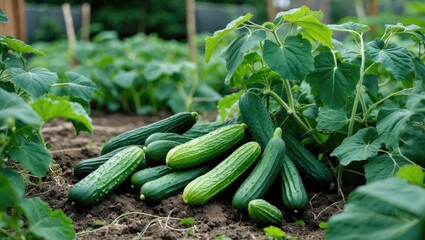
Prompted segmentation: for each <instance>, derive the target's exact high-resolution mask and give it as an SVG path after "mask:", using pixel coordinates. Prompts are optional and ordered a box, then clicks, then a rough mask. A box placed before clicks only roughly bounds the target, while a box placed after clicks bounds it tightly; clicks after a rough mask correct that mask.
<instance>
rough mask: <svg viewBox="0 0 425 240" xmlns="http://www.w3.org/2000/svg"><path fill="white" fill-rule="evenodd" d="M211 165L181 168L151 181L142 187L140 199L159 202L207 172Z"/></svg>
mask: <svg viewBox="0 0 425 240" xmlns="http://www.w3.org/2000/svg"><path fill="white" fill-rule="evenodd" d="M209 169H210V168H209V166H207V165H203V166H200V167H197V168H192V169H185V170H179V171H175V172H172V173H168V174H166V175H164V176H162V177H160V178H158V179H155V180H152V181H149V182H147V183H145V184H143V186H142V187H141V188H140V199H141V200H144V201H146V202H148V203H158V202H160V201H161V200H163V199H165V198H168V197H171V196H173V195H176V194H177V193H179V192H180V191H182V190H183V188H184V187H185V186H186V185H187V184H188V183H189V182H190V181H192V180H193V179H195V178H196V177H199V176H200V175H202V174H204V173H206V172H207V171H208V170H209Z"/></svg>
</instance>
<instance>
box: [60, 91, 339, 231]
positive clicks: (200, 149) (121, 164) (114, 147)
mask: <svg viewBox="0 0 425 240" xmlns="http://www.w3.org/2000/svg"><path fill="white" fill-rule="evenodd" d="M239 108H240V115H241V118H238V119H234V120H232V121H227V122H224V123H218V122H214V123H204V124H201V123H196V122H197V119H198V114H197V113H196V112H192V113H190V112H181V113H177V114H175V115H173V116H171V117H168V118H165V119H163V120H160V121H158V122H155V123H152V124H149V125H146V126H143V127H140V128H137V129H133V130H131V131H128V132H125V133H123V134H120V135H118V136H116V137H114V138H112V139H111V140H110V141H108V142H107V143H105V144H104V146H103V148H102V151H101V155H100V156H99V157H95V158H91V159H86V160H82V161H81V162H79V163H78V164H77V165H76V166H75V168H74V175H75V176H76V177H77V178H80V179H81V180H80V181H79V182H77V183H76V184H75V185H74V186H73V187H72V188H71V189H70V191H69V193H68V199H69V200H70V201H71V202H72V203H73V204H77V205H80V206H90V205H94V204H97V203H99V202H100V201H101V200H102V199H103V198H104V197H105V196H107V195H108V194H109V193H110V192H112V191H113V190H114V189H116V188H117V187H118V186H120V185H121V184H123V183H126V184H130V185H131V187H133V188H135V189H137V190H138V189H140V199H141V200H142V201H145V202H147V203H148V204H156V203H159V202H160V201H161V200H163V199H165V198H168V197H170V196H173V195H176V194H178V193H179V192H183V194H182V198H183V202H184V203H185V204H187V205H190V206H198V205H203V204H205V203H207V202H208V201H210V200H211V199H213V198H214V197H216V196H217V195H219V194H220V193H222V192H223V191H224V190H225V189H227V188H228V187H229V186H231V185H232V184H233V183H235V182H236V181H237V180H239V181H238V182H239V183H240V182H242V183H241V184H240V186H237V190H236V192H235V193H234V195H233V199H232V205H233V206H234V207H235V209H237V210H239V211H245V212H247V213H248V214H249V216H250V217H251V219H252V220H253V221H255V222H256V223H258V224H260V225H277V226H280V225H281V223H282V221H283V217H282V212H281V210H279V209H278V208H277V207H276V206H273V205H272V204H270V203H268V202H266V201H265V200H264V199H262V198H263V197H264V195H265V194H266V193H267V192H268V191H269V189H270V187H271V186H272V184H273V182H276V183H277V185H273V186H279V187H280V188H281V189H280V190H279V191H277V192H282V196H279V197H280V198H281V200H280V201H281V203H282V206H283V209H284V210H285V211H289V212H291V213H297V212H301V211H303V210H304V209H305V208H306V206H307V203H308V198H307V193H306V190H305V188H304V185H303V182H302V179H301V177H300V172H301V173H303V174H305V175H306V176H308V177H309V179H312V180H314V181H316V182H318V183H320V184H325V185H329V184H330V183H331V182H332V181H333V177H332V174H331V173H330V171H329V169H328V168H327V166H326V165H325V164H323V162H321V161H318V160H317V159H316V158H315V157H314V156H313V155H312V154H311V153H310V152H309V151H308V150H307V149H306V148H305V147H304V146H303V145H302V144H301V143H299V142H298V141H297V140H296V139H295V138H294V137H292V136H290V135H286V134H283V133H282V129H280V128H279V127H275V126H274V123H273V121H272V119H271V117H270V114H269V112H268V111H267V109H266V107H265V105H264V104H263V103H262V101H261V99H260V97H259V96H258V95H256V94H255V93H252V92H246V93H244V94H242V96H241V97H240V99H239ZM298 170H300V172H298ZM242 176H244V178H245V179H240V178H241V177H242ZM126 180H128V181H127V182H125V181H126Z"/></svg>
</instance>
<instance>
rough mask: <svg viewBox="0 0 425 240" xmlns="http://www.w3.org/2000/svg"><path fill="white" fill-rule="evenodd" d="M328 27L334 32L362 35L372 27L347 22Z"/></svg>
mask: <svg viewBox="0 0 425 240" xmlns="http://www.w3.org/2000/svg"><path fill="white" fill-rule="evenodd" d="M328 27H329V28H330V29H331V30H332V31H337V32H349V33H351V34H361V33H364V32H367V31H369V30H370V27H369V26H368V25H365V24H361V23H355V22H346V23H342V24H329V25H328Z"/></svg>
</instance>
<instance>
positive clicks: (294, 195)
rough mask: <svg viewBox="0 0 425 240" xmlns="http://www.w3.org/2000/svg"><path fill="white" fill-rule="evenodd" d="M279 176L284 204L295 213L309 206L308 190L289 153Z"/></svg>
mask: <svg viewBox="0 0 425 240" xmlns="http://www.w3.org/2000/svg"><path fill="white" fill-rule="evenodd" d="M278 178H279V184H280V186H281V188H282V205H283V206H284V208H285V209H288V210H290V211H292V212H293V213H299V212H302V211H303V210H304V209H305V208H306V207H307V203H308V197H307V192H306V190H305V188H304V184H303V182H302V180H301V177H300V174H299V173H298V170H297V168H296V167H295V165H294V163H293V162H292V160H291V159H290V158H289V157H288V156H287V155H285V157H284V159H283V165H282V166H281V168H280V171H279V176H278Z"/></svg>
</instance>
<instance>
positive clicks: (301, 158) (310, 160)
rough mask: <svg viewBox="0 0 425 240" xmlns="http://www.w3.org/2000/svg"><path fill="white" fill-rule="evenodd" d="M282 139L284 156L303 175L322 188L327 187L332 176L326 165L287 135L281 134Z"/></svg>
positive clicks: (331, 180)
mask: <svg viewBox="0 0 425 240" xmlns="http://www.w3.org/2000/svg"><path fill="white" fill-rule="evenodd" d="M282 138H283V141H285V144H286V154H287V155H288V156H289V158H290V159H291V160H292V161H293V162H294V163H295V165H296V166H297V168H298V169H299V170H300V171H301V172H302V173H304V175H306V176H307V177H309V178H310V179H312V180H313V181H315V182H317V183H319V185H323V186H329V185H330V184H331V183H332V182H333V177H332V174H331V172H330V171H329V169H328V168H327V167H326V165H325V164H324V163H323V162H321V161H319V160H318V159H317V158H316V157H315V156H314V155H313V154H311V152H310V151H308V150H307V149H306V148H305V147H304V146H303V145H302V144H301V143H300V142H299V141H298V140H297V139H295V138H294V137H293V136H291V135H289V134H283V135H282Z"/></svg>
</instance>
